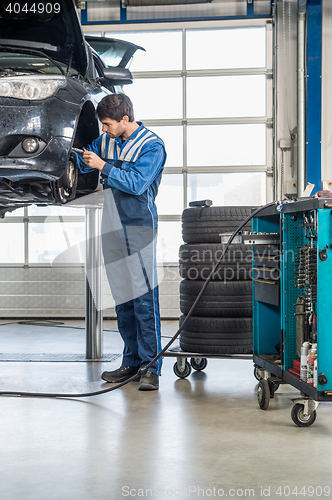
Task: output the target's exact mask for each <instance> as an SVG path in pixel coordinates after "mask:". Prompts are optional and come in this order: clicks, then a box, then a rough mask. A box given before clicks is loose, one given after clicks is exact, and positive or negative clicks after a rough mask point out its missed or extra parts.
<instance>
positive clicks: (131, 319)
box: [77, 94, 166, 390]
mask: <svg viewBox="0 0 332 500" xmlns="http://www.w3.org/2000/svg"><path fill="white" fill-rule="evenodd" d="M96 112H97V116H98V118H99V120H100V121H101V123H102V125H103V128H102V131H103V133H102V134H101V135H100V136H99V137H98V138H97V139H96V140H95V141H93V143H92V144H91V145H89V146H87V147H86V148H84V152H83V155H82V156H80V155H77V158H78V165H79V169H80V171H81V172H83V173H86V172H89V171H91V170H93V169H98V170H99V171H100V172H101V181H102V183H103V185H104V203H103V216H102V230H101V231H102V249H103V256H104V263H105V268H106V273H107V278H108V281H109V284H110V287H111V290H112V295H113V298H114V300H115V310H116V313H117V321H118V328H119V332H120V334H121V337H122V339H123V342H124V350H123V358H122V365H121V366H120V368H118V369H117V370H114V371H110V372H103V373H102V379H103V380H105V381H107V382H114V383H118V382H122V381H124V380H127V379H128V378H130V377H132V376H133V375H134V374H135V373H137V372H138V370H139V368H140V367H144V366H146V365H148V364H149V363H150V361H151V360H152V359H153V358H154V357H155V356H156V355H157V354H158V353H159V352H160V350H161V338H160V337H161V332H160V316H159V301H158V281H157V269H156V258H155V257H156V235H157V224H158V219H157V210H156V205H155V197H156V195H157V193H158V187H159V184H160V181H161V175H162V171H163V168H164V165H165V161H166V151H165V146H164V143H163V141H162V140H161V139H160V138H159V137H158V136H157V135H156V134H155V133H153V132H152V131H150V130H148V129H147V128H145V126H144V125H143V123H141V122H136V121H135V120H134V113H133V105H132V102H131V100H130V99H129V97H128V96H126V95H125V94H111V95H107V96H106V97H104V98H103V99H102V100H101V101H100V103H99V104H98V106H97V110H96ZM109 188H110V189H109ZM161 363H162V361H161V358H160V359H159V360H158V361H157V362H156V363H154V364H153V365H152V366H151V367H150V368H149V370H148V371H147V372H146V373H145V374H144V375H142V376H141V377H140V381H139V390H157V389H158V388H159V376H160V371H161ZM138 378H139V377H138ZM138 378H137V379H138Z"/></svg>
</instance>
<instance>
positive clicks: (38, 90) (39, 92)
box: [0, 75, 67, 101]
mask: <svg viewBox="0 0 332 500" xmlns="http://www.w3.org/2000/svg"><path fill="white" fill-rule="evenodd" d="M66 84H67V81H66V77H64V76H53V77H52V76H44V75H41V76H38V77H34V76H21V77H19V78H18V77H5V78H0V97H14V98H16V99H26V100H29V101H37V100H39V99H46V98H47V97H50V96H51V95H53V94H55V92H56V91H57V90H58V89H59V88H60V87H65V86H66Z"/></svg>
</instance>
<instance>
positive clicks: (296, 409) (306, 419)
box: [291, 403, 316, 427]
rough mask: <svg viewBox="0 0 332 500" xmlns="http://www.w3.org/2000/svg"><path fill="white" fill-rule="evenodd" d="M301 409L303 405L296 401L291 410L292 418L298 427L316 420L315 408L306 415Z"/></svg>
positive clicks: (306, 425)
mask: <svg viewBox="0 0 332 500" xmlns="http://www.w3.org/2000/svg"><path fill="white" fill-rule="evenodd" d="M303 410H304V405H301V404H300V403H296V405H294V406H293V408H292V412H291V417H292V420H293V422H294V424H296V425H297V426H298V427H309V426H310V425H312V424H313V423H314V421H315V420H316V410H314V411H313V412H312V414H311V415H308V416H305V415H304V414H303Z"/></svg>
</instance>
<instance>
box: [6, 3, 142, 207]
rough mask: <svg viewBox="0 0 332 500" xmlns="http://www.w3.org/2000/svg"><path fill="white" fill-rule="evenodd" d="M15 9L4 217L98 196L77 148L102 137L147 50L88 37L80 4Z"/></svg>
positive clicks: (94, 175)
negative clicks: (109, 107) (108, 105)
mask: <svg viewBox="0 0 332 500" xmlns="http://www.w3.org/2000/svg"><path fill="white" fill-rule="evenodd" d="M9 4H11V5H13V2H11V3H10V2H9V0H8V1H7V0H6V1H3V2H2V3H1V5H0V215H3V214H4V213H5V212H6V211H12V210H15V209H16V208H17V207H18V206H24V205H29V204H32V203H38V204H41V205H44V204H45V205H50V204H64V203H66V202H68V201H71V200H73V199H74V198H76V197H78V196H81V195H84V194H88V193H91V192H93V191H94V190H96V189H97V188H98V183H99V177H98V174H99V172H97V171H96V172H91V173H90V174H86V175H84V176H83V175H80V174H79V171H78V168H77V164H76V155H75V153H74V152H73V148H79V149H81V148H82V147H83V146H85V145H86V144H89V143H91V142H92V141H93V140H94V139H95V138H96V137H98V135H99V134H100V124H99V122H98V119H97V118H96V114H95V110H96V107H97V105H98V102H99V101H100V100H101V99H102V98H103V97H104V96H105V95H107V94H110V93H115V92H122V91H123V90H122V86H123V85H126V84H129V83H132V76H131V73H130V71H129V70H128V69H127V66H128V65H129V63H130V61H131V58H132V56H133V54H134V53H135V52H136V50H137V49H141V50H144V49H142V47H139V46H137V45H134V44H132V43H129V42H125V41H122V40H115V39H112V38H100V37H90V36H86V37H84V35H83V33H82V30H81V26H80V21H79V18H78V14H77V10H76V7H75V4H74V1H73V0H58V1H57V2H56V3H50V5H51V6H53V8H52V9H49V11H48V12H46V10H43V12H38V11H37V12H33V11H31V10H29V6H30V5H31V6H32V5H33V2H31V1H30V2H29V1H27V2H26V3H25V10H24V12H23V11H22V10H20V9H18V8H16V11H14V10H13V9H8V6H9ZM15 5H16V4H15ZM17 5H20V4H18V3H17ZM22 5H23V4H22ZM55 6H57V8H56V9H55Z"/></svg>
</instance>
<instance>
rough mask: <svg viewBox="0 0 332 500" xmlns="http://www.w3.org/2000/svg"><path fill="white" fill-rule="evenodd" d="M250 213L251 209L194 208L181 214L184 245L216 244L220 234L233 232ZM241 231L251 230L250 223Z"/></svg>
mask: <svg viewBox="0 0 332 500" xmlns="http://www.w3.org/2000/svg"><path fill="white" fill-rule="evenodd" d="M251 212H252V207H203V208H201V207H197V208H196V207H195V208H187V209H185V210H184V211H183V212H182V238H183V241H184V242H185V243H218V242H220V233H223V232H227V233H228V232H230V233H232V232H234V231H235V230H236V229H237V228H238V226H239V225H240V224H241V222H243V221H244V220H245V219H246V218H247V217H248V216H249V215H250V214H251ZM243 230H246V231H250V230H251V221H250V222H248V223H247V224H246V225H245V226H244V227H243Z"/></svg>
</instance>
